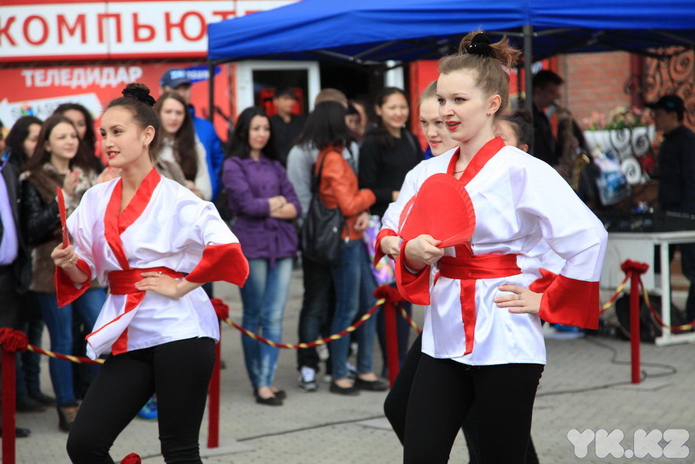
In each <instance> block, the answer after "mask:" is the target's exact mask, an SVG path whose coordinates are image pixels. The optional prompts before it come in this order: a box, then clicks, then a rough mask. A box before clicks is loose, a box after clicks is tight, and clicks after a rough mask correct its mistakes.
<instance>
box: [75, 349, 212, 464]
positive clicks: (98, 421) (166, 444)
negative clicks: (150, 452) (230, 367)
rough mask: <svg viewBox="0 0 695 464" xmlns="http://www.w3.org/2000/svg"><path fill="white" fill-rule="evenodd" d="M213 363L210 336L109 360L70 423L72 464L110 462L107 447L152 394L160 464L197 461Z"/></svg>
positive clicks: (134, 352) (137, 351)
mask: <svg viewBox="0 0 695 464" xmlns="http://www.w3.org/2000/svg"><path fill="white" fill-rule="evenodd" d="M214 360H215V342H214V340H212V339H211V338H191V339H187V340H180V341H175V342H171V343H165V344H163V345H158V346H155V347H152V348H146V349H142V350H134V351H129V352H127V353H123V354H120V355H118V356H110V357H109V358H108V359H107V360H106V362H105V363H104V365H103V367H102V368H101V369H100V370H99V373H98V374H97V376H96V378H95V379H94V381H93V382H92V385H91V386H90V387H89V390H88V391H87V395H86V397H85V399H84V401H83V402H82V404H81V406H80V409H79V411H78V413H77V418H76V419H75V422H74V423H73V424H72V427H71V430H70V436H69V437H68V444H67V448H68V454H69V455H70V459H71V460H72V462H73V463H85V464H102V463H108V464H112V463H113V460H112V459H111V456H110V455H109V449H110V448H111V446H112V445H113V442H114V441H115V439H116V437H118V435H119V434H120V433H121V432H122V431H123V429H124V428H125V427H126V426H127V425H128V424H129V423H130V421H131V420H132V419H133V418H134V417H135V415H136V414H137V413H138V411H140V409H141V408H142V407H143V406H144V405H145V403H146V402H147V400H148V399H149V398H150V397H152V395H153V394H154V393H156V394H157V409H158V422H159V440H160V442H161V450H162V456H163V457H164V461H165V462H167V463H168V464H171V463H193V464H199V463H201V462H202V461H201V460H200V453H199V448H198V435H199V433H200V424H201V422H202V420H203V413H204V411H205V400H206V396H207V389H208V384H209V383H210V375H211V374H212V365H213V363H214ZM132 451H133V452H136V450H132ZM121 458H122V457H121Z"/></svg>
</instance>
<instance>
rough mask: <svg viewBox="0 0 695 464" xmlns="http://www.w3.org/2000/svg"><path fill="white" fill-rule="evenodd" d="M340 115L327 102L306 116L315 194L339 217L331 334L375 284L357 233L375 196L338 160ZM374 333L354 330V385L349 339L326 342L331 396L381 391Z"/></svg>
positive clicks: (369, 327) (342, 135) (343, 130)
mask: <svg viewBox="0 0 695 464" xmlns="http://www.w3.org/2000/svg"><path fill="white" fill-rule="evenodd" d="M345 113H346V110H345V107H343V105H341V104H340V103H336V102H330V101H327V102H322V103H319V104H318V105H316V109H315V110H314V112H313V113H312V116H311V117H312V119H314V121H315V122H316V123H317V126H316V127H317V131H316V134H321V138H322V139H323V140H315V142H316V146H317V147H318V148H319V150H320V152H319V156H318V159H317V160H316V165H315V167H314V173H315V174H316V175H318V173H319V171H321V179H320V183H319V196H320V198H321V201H323V203H324V204H325V205H326V206H327V207H329V208H336V207H338V208H340V211H341V212H342V213H343V216H345V227H344V228H343V232H342V235H341V238H342V239H344V240H345V245H344V246H343V248H342V250H341V255H340V259H339V260H338V262H337V263H336V264H335V265H334V266H333V267H332V269H331V272H332V274H333V281H334V284H335V294H336V307H335V314H334V316H333V321H332V323H331V333H338V332H341V331H342V330H345V328H347V327H348V326H349V325H350V323H351V322H352V320H353V319H354V317H355V315H356V314H357V311H358V310H359V309H360V306H362V307H363V308H365V307H368V306H371V304H373V303H374V298H373V296H372V295H371V292H372V291H373V290H374V285H375V284H374V279H373V278H372V274H371V270H370V267H369V258H368V257H367V251H366V248H365V246H364V243H363V239H362V233H363V231H364V230H365V229H366V228H367V226H368V225H369V213H368V212H367V209H368V208H369V207H370V206H372V205H373V204H374V203H375V201H376V196H375V195H374V192H373V191H372V190H370V189H361V190H360V189H359V187H358V180H357V175H356V174H355V171H354V170H353V168H352V167H351V166H350V164H348V162H347V161H346V160H345V159H344V158H343V155H342V152H343V146H344V144H345V142H346V141H347V140H349V139H350V132H349V129H348V128H347V126H346V124H345ZM307 124H308V123H307ZM365 326H366V327H365ZM375 331H376V327H375V325H374V324H373V323H369V324H365V325H363V326H362V327H361V328H360V329H359V330H358V338H359V341H358V355H357V377H356V378H355V382H354V383H353V382H352V381H351V380H350V379H349V378H348V369H347V358H348V350H349V345H350V340H349V338H348V337H342V338H340V339H339V340H335V341H333V342H331V343H330V344H329V349H330V354H331V361H332V366H333V373H332V374H333V380H332V382H331V386H330V391H331V392H333V393H338V394H343V395H351V396H353V395H357V394H359V389H363V390H385V389H386V388H387V385H386V384H385V383H384V382H383V381H381V380H379V379H378V378H377V376H376V374H374V372H373V369H372V368H373V366H372V357H373V356H372V350H373V346H374V334H375Z"/></svg>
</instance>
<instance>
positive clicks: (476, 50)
mask: <svg viewBox="0 0 695 464" xmlns="http://www.w3.org/2000/svg"><path fill="white" fill-rule="evenodd" d="M465 50H466V52H467V53H468V54H470V55H481V56H489V57H494V53H493V51H492V47H490V39H488V38H487V36H486V35H485V34H483V33H482V32H480V33H478V34H476V35H475V36H474V37H473V39H472V40H471V43H470V44H468V45H466V47H465Z"/></svg>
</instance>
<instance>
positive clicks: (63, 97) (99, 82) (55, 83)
mask: <svg viewBox="0 0 695 464" xmlns="http://www.w3.org/2000/svg"><path fill="white" fill-rule="evenodd" d="M169 68H181V69H183V70H184V71H185V72H186V73H187V75H188V76H189V79H190V78H193V79H191V80H192V82H193V86H192V88H191V103H192V104H193V106H194V107H195V108H196V109H197V110H198V116H201V117H206V116H207V114H208V113H209V110H208V86H207V76H208V69H207V66H206V65H204V63H202V62H200V61H188V62H167V63H142V62H135V63H133V64H129V65H96V64H94V65H92V64H86V65H82V66H44V67H6V68H0V82H2V83H3V86H2V88H1V89H0V121H2V123H3V125H4V126H5V127H8V128H9V127H12V125H13V124H14V123H15V121H17V119H19V118H20V117H22V116H36V117H38V118H39V119H42V120H45V119H46V118H48V117H49V116H50V115H51V114H52V113H53V111H54V110H55V109H56V108H57V107H58V105H60V104H61V103H79V104H81V105H82V106H84V107H85V108H87V109H88V110H89V112H90V113H91V114H92V116H93V117H94V118H95V119H96V118H98V117H99V115H100V114H101V111H102V109H103V106H104V105H106V104H108V102H109V101H111V100H113V99H114V98H117V97H120V96H121V91H122V90H123V89H124V88H125V86H126V85H127V84H128V83H130V82H140V83H143V84H145V85H147V86H148V87H149V89H150V91H151V93H152V96H154V97H155V98H158V97H159V94H160V89H159V79H160V78H161V76H162V74H164V72H165V71H166V70H167V69H169ZM215 74H216V75H217V76H218V79H219V81H220V82H228V81H229V73H228V72H227V68H226V67H221V66H218V67H216V68H215ZM226 92H227V88H226V85H218V86H216V88H215V101H217V102H220V104H221V105H222V107H223V108H227V107H228V103H227V101H228V100H227V98H228V97H227V94H226ZM222 102H225V103H222ZM220 119H221V118H217V119H216V120H215V123H216V125H217V126H218V127H217V130H218V132H219V133H220V134H224V133H226V131H227V121H226V120H220Z"/></svg>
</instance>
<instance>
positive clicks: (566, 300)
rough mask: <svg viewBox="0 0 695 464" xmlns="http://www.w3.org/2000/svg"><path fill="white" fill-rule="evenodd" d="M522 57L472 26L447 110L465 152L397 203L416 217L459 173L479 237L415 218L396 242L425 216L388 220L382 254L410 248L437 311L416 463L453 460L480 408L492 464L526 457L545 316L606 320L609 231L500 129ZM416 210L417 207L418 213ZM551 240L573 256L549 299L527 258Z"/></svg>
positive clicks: (428, 343)
mask: <svg viewBox="0 0 695 464" xmlns="http://www.w3.org/2000/svg"><path fill="white" fill-rule="evenodd" d="M518 54H519V52H518V51H517V50H514V49H513V48H511V47H510V46H509V45H508V42H507V41H506V40H503V41H501V42H499V43H496V44H492V45H491V44H490V41H489V40H488V39H487V38H486V37H485V36H484V35H483V34H482V33H471V34H469V35H468V36H466V37H465V38H464V40H463V41H462V43H461V49H460V53H459V54H457V55H454V56H451V57H446V58H444V59H442V60H441V62H440V65H439V68H440V73H441V74H440V76H439V79H438V81H437V95H438V97H439V102H440V112H441V115H442V117H443V119H444V121H445V123H446V125H447V128H448V130H449V132H450V134H451V137H452V138H453V139H454V140H456V141H457V142H458V144H459V147H458V149H457V150H454V151H451V152H449V153H446V154H444V155H441V156H439V157H437V158H434V159H432V160H429V161H427V162H425V163H421V164H420V165H419V166H418V167H417V168H416V169H415V170H413V172H411V173H410V175H409V176H408V178H407V179H406V181H405V183H404V185H403V188H402V189H401V193H400V195H399V197H398V200H397V201H396V204H395V205H394V207H395V208H396V210H397V211H404V210H405V211H411V212H412V211H415V210H416V209H417V208H416V206H418V198H417V196H419V195H422V196H423V197H426V196H427V195H426V192H428V191H429V192H432V190H429V189H431V188H432V186H433V185H436V184H435V183H434V182H431V183H428V184H425V181H426V180H427V179H428V178H430V177H431V176H433V175H439V176H440V177H438V179H442V177H441V176H442V175H444V176H445V177H446V176H449V177H448V178H453V179H456V184H457V185H458V186H459V187H463V189H462V190H459V191H462V192H463V193H461V199H462V202H465V201H469V202H470V203H469V205H471V209H469V210H467V211H466V210H464V209H462V208H456V209H453V211H460V212H459V214H466V216H464V219H465V220H467V221H469V222H468V223H469V225H470V226H471V230H472V232H471V234H470V237H468V238H467V239H466V238H463V239H460V240H457V241H456V243H455V244H454V245H452V246H449V247H444V248H440V247H438V245H439V244H440V243H441V240H440V239H439V238H437V237H433V236H431V235H429V234H426V233H424V232H423V233H420V234H417V231H418V230H427V229H426V228H424V227H423V226H422V225H421V224H414V226H413V229H414V232H411V234H415V238H411V239H410V240H405V241H403V243H401V244H400V246H397V247H394V242H396V243H397V241H398V240H399V237H398V234H399V233H402V231H403V230H404V229H403V227H406V226H408V225H409V224H408V220H409V219H411V220H415V219H413V218H412V216H406V217H405V218H403V220H404V226H403V227H399V225H398V223H396V224H393V223H389V224H385V225H384V229H383V230H382V232H381V234H380V237H379V238H380V239H381V243H379V245H380V248H381V251H382V252H385V253H390V254H393V251H394V248H396V249H400V253H399V254H398V258H397V267H398V278H397V281H398V285H399V290H400V291H401V293H402V294H403V295H404V296H406V297H407V298H408V299H410V300H411V301H413V302H416V303H420V304H425V305H427V304H428V305H430V307H429V309H428V311H427V313H426V315H425V326H424V332H423V336H422V351H423V355H422V359H421V360H420V363H419V366H418V368H417V372H416V374H415V380H414V382H413V385H412V390H411V393H410V396H409V400H408V409H407V417H406V422H405V424H406V425H405V433H404V446H405V450H404V461H405V462H406V463H424V462H427V463H443V462H447V460H448V456H449V452H450V450H451V446H452V444H453V441H454V439H455V437H456V433H457V431H458V429H459V427H460V426H461V424H462V423H463V419H464V418H465V417H466V416H467V414H468V413H469V412H470V411H471V410H472V409H474V410H475V412H476V423H475V428H476V431H477V433H478V451H479V458H480V462H482V463H493V462H504V463H505V464H522V463H523V462H524V461H525V458H526V449H527V446H528V441H529V436H530V435H529V434H530V427H531V414H532V409H533V401H534V399H535V394H536V389H537V386H538V382H539V380H540V376H541V373H542V371H543V365H544V364H545V346H544V343H543V336H542V332H541V324H540V319H539V316H540V317H541V318H543V319H544V320H547V321H549V322H557V323H564V324H570V325H578V326H582V327H590V328H595V327H596V326H597V324H598V279H599V276H600V270H601V265H602V263H603V255H604V253H605V246H606V235H607V234H606V232H605V230H604V228H603V226H602V225H601V223H600V221H598V219H597V218H596V217H595V216H594V215H593V213H592V212H591V211H590V210H589V209H588V208H586V207H585V206H584V204H583V203H582V202H581V201H580V200H579V199H578V198H577V196H576V194H574V192H573V191H572V190H571V188H570V187H569V185H567V183H566V182H565V181H564V180H563V179H562V178H561V177H560V176H559V175H558V174H557V173H556V172H555V171H554V170H553V169H552V168H550V167H549V166H547V165H545V164H544V163H542V162H539V161H538V160H536V159H534V158H533V157H531V156H529V155H527V154H525V153H523V152H521V151H520V150H518V149H517V148H514V147H505V146H504V141H503V140H502V139H501V138H498V137H495V122H496V119H497V117H498V112H499V111H500V109H502V108H506V105H507V102H508V88H509V77H508V75H507V74H506V72H505V71H504V68H503V66H507V67H510V66H511V65H512V64H513V63H514V62H515V61H516V58H517V56H518ZM441 183H443V182H441ZM423 185H425V187H424V188H422V189H421V187H423ZM435 188H436V187H435ZM411 201H412V202H411ZM409 204H412V205H413V207H412V209H410V208H405V206H406V205H409ZM421 206H422V205H420V206H419V207H421ZM454 207H455V205H452V208H454ZM400 219H401V218H399V222H400ZM447 219H448V218H442V223H444V222H445V221H446V220H447ZM406 228H407V227H406ZM389 236H391V237H393V238H389V239H386V240H385V237H389ZM408 238H410V237H408ZM441 238H444V237H441ZM542 240H545V241H546V242H547V243H548V244H549V245H550V247H551V248H552V250H553V251H554V252H555V253H557V254H558V255H559V256H560V257H561V258H563V259H564V260H565V263H564V266H563V267H562V269H561V270H560V272H559V275H558V276H557V277H556V278H555V279H554V280H553V281H552V283H551V284H550V285H549V286H547V288H546V289H545V291H544V292H543V293H539V292H537V291H533V290H532V289H530V288H529V286H530V285H531V284H532V283H533V282H534V281H535V280H537V275H536V272H535V271H536V270H537V267H538V266H537V264H536V263H535V259H529V258H528V257H527V256H526V254H527V253H530V252H532V250H533V249H534V247H536V246H537V245H538V244H539V243H540V242H541V241H542ZM376 258H377V259H378V258H380V256H377V257H376ZM531 268H533V269H534V272H531V271H530V269H531ZM430 283H431V285H430ZM533 288H534V289H535V290H540V289H539V288H536V287H533ZM500 443H503V444H504V446H500Z"/></svg>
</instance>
